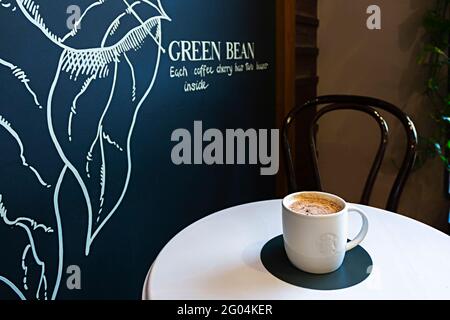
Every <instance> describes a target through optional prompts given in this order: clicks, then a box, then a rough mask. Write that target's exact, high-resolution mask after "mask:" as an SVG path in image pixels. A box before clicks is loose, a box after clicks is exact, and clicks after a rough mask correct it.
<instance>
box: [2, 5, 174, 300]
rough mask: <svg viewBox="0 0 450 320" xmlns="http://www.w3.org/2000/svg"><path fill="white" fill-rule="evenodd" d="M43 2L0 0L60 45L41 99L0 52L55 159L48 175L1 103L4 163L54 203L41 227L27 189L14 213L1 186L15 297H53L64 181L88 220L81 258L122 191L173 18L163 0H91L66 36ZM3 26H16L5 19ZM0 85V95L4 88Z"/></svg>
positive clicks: (60, 256) (58, 277)
mask: <svg viewBox="0 0 450 320" xmlns="http://www.w3.org/2000/svg"><path fill="white" fill-rule="evenodd" d="M75 2H76V1H75ZM80 2H83V1H80ZM85 2H86V1H84V2H83V4H84V3H85ZM72 4H73V3H67V5H72ZM44 6H45V1H44V0H39V1H38V0H36V1H32V0H15V1H13V0H8V1H6V0H0V15H15V16H17V17H16V19H21V21H22V22H23V23H24V25H26V27H27V28H34V30H35V31H36V32H38V33H39V34H40V38H39V39H40V41H45V42H47V43H49V44H50V45H51V46H52V47H55V48H56V49H57V50H59V51H60V55H59V59H58V60H57V61H54V64H55V65H54V66H48V68H49V69H50V68H51V69H52V70H53V72H54V75H53V76H52V77H51V79H52V80H51V82H50V83H48V88H49V89H48V92H47V96H46V97H40V96H39V95H38V94H37V93H36V91H35V90H34V84H35V83H33V79H32V78H31V77H29V75H28V74H27V70H23V69H24V68H21V66H20V65H18V63H16V62H15V61H12V60H13V58H11V57H10V56H9V57H5V56H2V52H1V50H0V72H7V73H9V74H10V77H9V79H10V81H11V82H12V83H13V82H14V83H16V84H19V85H20V87H21V88H22V90H23V95H24V96H25V95H27V96H29V98H30V101H31V102H32V108H35V110H36V112H39V113H42V114H43V117H41V118H39V119H43V121H44V122H45V126H46V128H47V131H46V132H45V134H46V135H48V138H49V141H51V144H52V146H53V150H56V154H57V156H58V157H59V159H58V161H60V163H61V165H60V166H59V167H57V168H51V169H53V170H56V171H57V172H56V174H46V173H45V171H47V172H48V171H49V169H48V168H46V169H45V168H44V167H45V164H43V163H40V162H39V161H38V160H36V159H38V157H37V155H36V156H35V153H36V152H39V149H37V148H35V147H33V148H30V147H29V145H28V144H27V142H26V141H27V139H25V138H24V137H23V136H24V134H23V133H22V132H21V130H20V129H18V128H17V127H16V122H19V121H21V120H15V119H13V117H8V115H7V114H6V113H8V112H6V107H5V108H3V107H2V108H0V134H3V135H4V136H5V135H6V137H7V138H8V139H7V141H9V143H8V144H6V145H3V146H0V148H1V149H2V154H5V155H6V154H8V155H10V159H11V163H13V162H15V163H16V164H17V166H20V167H21V168H23V170H24V174H26V175H28V176H27V177H32V178H31V179H32V181H33V182H29V183H28V185H29V186H25V187H23V188H28V187H30V188H31V185H33V187H36V188H39V189H40V190H39V192H42V193H43V194H45V195H46V196H48V198H49V199H50V200H51V205H50V207H51V208H52V210H51V211H52V212H51V214H50V216H51V217H52V218H51V219H45V223H44V222H42V221H41V220H40V213H39V210H40V209H39V208H37V207H36V208H31V209H30V206H27V205H25V202H26V195H24V204H23V206H19V207H20V208H22V209H17V206H16V209H15V210H14V211H13V210H11V209H9V206H8V201H9V200H8V191H7V189H8V186H7V183H4V182H5V181H4V182H3V183H0V226H1V225H3V227H6V228H5V229H4V230H5V231H2V230H3V229H2V230H0V233H2V232H9V233H14V234H17V236H18V237H19V238H20V239H22V240H21V241H23V247H22V250H21V252H9V253H8V254H10V255H11V256H14V257H17V269H18V270H21V275H20V277H17V275H14V274H8V271H4V270H2V265H3V264H4V263H2V258H1V257H0V287H2V286H3V288H4V289H5V288H6V289H5V290H9V291H10V292H12V293H13V294H14V295H16V296H17V297H18V298H20V299H56V298H57V296H58V291H59V289H60V286H61V282H62V275H63V273H64V270H63V269H64V250H65V249H66V248H67V244H66V243H65V242H64V240H65V238H64V232H65V231H66V229H67V228H70V226H65V225H64V223H63V220H64V219H63V216H64V209H63V207H62V206H61V199H62V197H64V192H65V191H64V188H63V185H64V183H65V181H67V180H71V181H75V184H76V185H77V186H78V188H79V192H80V194H82V198H83V201H82V203H79V204H76V206H77V207H78V208H79V211H80V216H81V215H82V216H83V217H84V218H85V219H86V221H87V223H86V230H83V234H84V237H83V238H84V241H83V244H82V245H83V248H84V249H83V251H84V255H85V256H89V255H90V253H91V251H92V248H93V246H94V243H95V240H96V239H97V238H98V237H100V234H101V231H102V229H103V228H104V227H105V225H107V224H108V222H109V221H110V219H111V218H112V217H113V216H114V214H116V213H117V211H118V208H119V207H120V206H121V204H122V202H123V200H124V198H125V197H126V194H127V189H128V186H129V183H130V179H131V176H132V174H131V173H132V170H133V152H132V140H133V131H134V129H135V125H136V121H137V119H138V117H139V111H140V109H141V108H142V106H143V104H144V102H145V101H146V100H147V99H149V95H150V92H151V91H152V89H153V87H154V84H155V82H156V80H157V75H158V69H159V67H160V62H161V56H162V55H163V54H164V53H165V49H164V48H163V46H162V35H163V32H162V30H163V23H164V21H166V22H169V21H170V20H171V19H170V18H169V16H168V15H167V14H166V12H165V11H164V9H163V6H162V4H161V0H138V1H127V0H97V1H95V2H94V1H93V2H92V3H90V4H89V5H88V6H85V8H84V9H83V10H82V11H81V16H80V18H79V19H78V20H77V21H76V22H75V24H74V25H73V28H72V29H71V30H67V29H66V31H68V32H67V33H65V34H61V35H60V34H58V33H57V32H56V31H55V30H53V28H52V27H49V26H50V25H51V24H50V22H48V21H47V19H48V15H44V14H43V13H42V8H43V7H44ZM80 7H82V6H81V5H80ZM106 9H108V10H106ZM104 12H107V14H108V19H107V20H108V21H109V23H108V24H106V25H105V26H104V27H102V28H103V29H102V28H99V25H100V23H90V22H92V21H97V20H98V17H99V16H101V15H102V14H104ZM111 12H114V14H111ZM1 19H2V18H1V17H0V21H1ZM0 24H1V22H0ZM93 26H94V27H95V28H96V29H95V30H94V29H92V28H94V27H93ZM2 28H12V29H14V28H15V26H14V25H11V26H5V25H4V24H2ZM93 32H96V33H98V34H100V35H101V36H100V37H99V38H98V39H99V40H98V41H97V42H96V43H91V44H90V45H88V46H86V45H85V43H86V41H84V39H86V38H89V40H90V41H91V42H92V38H94V37H86V35H89V36H90V35H91V34H92V33H93ZM83 37H84V38H83ZM79 39H83V41H81V40H79ZM80 43H84V45H83V46H82V45H80ZM30 50H31V49H30ZM138 63H139V67H136V66H137V64H138ZM43 69H44V68H43ZM55 70H56V71H55ZM0 88H1V89H0V92H2V91H4V90H6V88H5V87H3V86H2V87H0ZM26 107H27V108H31V107H30V106H29V105H28V106H26ZM8 108H16V106H15V102H14V101H11V102H10V105H9V106H8ZM3 111H5V114H3ZM41 158H42V157H41ZM1 180H2V177H1V176H0V182H1ZM29 181H31V180H29ZM34 182H35V184H34ZM31 206H32V205H31ZM16 211H20V212H16ZM36 212H38V213H36ZM50 243H51V245H50ZM6 248H7V246H4V245H2V246H1V247H0V251H2V250H6V251H7V249H6ZM49 248H50V249H49ZM8 250H9V251H12V249H8ZM4 254H6V253H4ZM55 255H56V257H55ZM55 261H56V264H55ZM50 264H51V265H50ZM16 271H17V270H16ZM4 272H6V273H4Z"/></svg>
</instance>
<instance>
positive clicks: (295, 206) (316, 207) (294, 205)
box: [288, 195, 343, 216]
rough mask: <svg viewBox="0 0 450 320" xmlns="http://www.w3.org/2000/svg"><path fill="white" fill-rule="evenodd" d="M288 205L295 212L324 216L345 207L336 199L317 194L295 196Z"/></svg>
mask: <svg viewBox="0 0 450 320" xmlns="http://www.w3.org/2000/svg"><path fill="white" fill-rule="evenodd" d="M288 207H289V209H290V210H292V211H294V212H295V213H298V214H303V215H306V216H324V215H329V214H334V213H338V212H339V211H341V210H342V209H343V206H342V205H340V204H338V203H336V202H335V201H333V200H330V199H326V198H323V197H319V196H316V195H298V196H295V197H294V198H293V200H292V201H291V203H290V204H289V206H288Z"/></svg>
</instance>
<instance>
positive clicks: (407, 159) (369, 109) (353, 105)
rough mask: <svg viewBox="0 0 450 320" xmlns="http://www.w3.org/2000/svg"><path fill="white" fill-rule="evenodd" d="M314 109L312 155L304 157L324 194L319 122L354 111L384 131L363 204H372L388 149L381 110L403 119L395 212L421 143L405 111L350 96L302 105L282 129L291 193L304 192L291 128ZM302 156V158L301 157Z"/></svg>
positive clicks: (392, 198) (391, 204) (392, 199)
mask: <svg viewBox="0 0 450 320" xmlns="http://www.w3.org/2000/svg"><path fill="white" fill-rule="evenodd" d="M311 109H314V110H317V111H316V113H315V116H314V117H313V119H312V121H311V123H310V127H309V136H308V141H309V154H308V155H305V156H308V157H310V160H311V163H312V165H313V175H314V180H315V186H316V190H317V191H322V184H321V180H320V174H319V169H318V164H317V152H316V139H315V128H316V125H317V122H318V121H319V120H320V119H321V118H322V117H323V116H324V115H325V114H328V113H330V112H333V111H337V110H355V111H359V112H364V113H366V114H368V115H369V116H371V117H372V118H373V119H374V120H375V121H376V122H377V123H378V126H379V128H380V130H381V141H380V145H379V148H378V152H377V154H376V156H375V159H374V162H373V164H372V168H371V170H370V172H369V176H368V178H367V180H366V183H365V186H364V190H363V194H362V197H361V201H360V203H361V204H365V205H367V204H368V203H369V200H370V197H371V194H372V191H373V187H374V184H375V181H376V178H377V175H378V173H379V171H380V167H381V164H382V162H383V158H384V155H385V151H386V146H387V143H388V133H389V129H388V125H387V123H386V121H385V120H384V118H383V117H382V115H381V114H380V113H379V111H378V110H383V111H386V112H388V113H390V114H392V115H393V116H395V117H396V118H397V119H398V120H400V122H401V124H402V127H403V128H404V130H405V131H406V137H407V139H406V143H407V148H406V152H405V156H404V158H403V162H402V165H401V167H400V169H399V172H398V175H397V178H396V179H395V182H394V184H393V186H392V189H391V191H390V193H389V198H388V201H387V205H386V209H387V210H389V211H393V212H395V211H396V210H397V208H398V203H399V200H400V196H401V194H402V191H403V188H404V186H405V183H406V180H407V179H408V176H409V174H410V172H411V169H412V167H413V165H414V161H415V159H416V149H417V143H418V140H417V132H416V129H415V126H414V123H413V122H412V121H411V119H410V118H409V117H408V116H407V115H406V114H405V113H403V111H401V110H400V109H399V108H398V107H396V106H394V105H393V104H391V103H388V102H386V101H383V100H379V99H375V98H370V97H361V96H348V95H330V96H321V97H317V98H315V99H314V100H311V101H309V102H307V103H305V104H303V105H301V106H297V107H296V108H294V109H293V110H292V111H291V112H290V113H289V115H288V116H287V117H286V119H285V121H284V123H283V127H282V139H283V151H284V158H285V164H286V174H287V178H288V188H289V192H297V191H301V190H299V188H298V184H297V179H296V174H295V169H294V160H293V157H292V147H291V142H290V139H289V129H290V127H291V126H292V124H293V123H294V122H295V120H296V119H298V117H299V116H301V114H302V112H303V111H307V110H311ZM299 156H300V157H301V156H302V155H299Z"/></svg>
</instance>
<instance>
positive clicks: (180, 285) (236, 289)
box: [143, 200, 450, 300]
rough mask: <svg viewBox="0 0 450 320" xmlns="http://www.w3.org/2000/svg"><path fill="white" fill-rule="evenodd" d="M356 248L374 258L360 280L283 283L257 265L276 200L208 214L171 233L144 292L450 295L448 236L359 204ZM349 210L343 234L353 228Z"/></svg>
mask: <svg viewBox="0 0 450 320" xmlns="http://www.w3.org/2000/svg"><path fill="white" fill-rule="evenodd" d="M358 207H360V208H361V209H363V210H364V211H365V212H366V214H367V217H368V219H369V233H368V234H367V237H366V239H365V240H364V241H363V242H362V244H361V245H362V247H363V248H364V249H365V250H366V251H367V252H368V253H369V254H370V256H371V257H372V260H373V269H372V273H371V274H370V275H369V277H368V278H367V279H366V280H364V281H363V282H361V283H359V284H357V285H355V286H353V287H349V288H345V289H340V290H331V291H321V290H311V289H305V288H301V287H297V286H294V285H291V284H288V283H285V282H283V281H281V280H279V279H277V278H276V277H274V276H273V275H272V274H270V273H269V272H268V271H267V270H266V269H265V267H264V266H263V264H262V262H261V259H260V253H261V249H262V248H263V246H264V245H265V244H266V243H267V242H268V241H269V240H271V239H272V238H274V237H276V236H278V235H280V234H281V233H282V226H281V200H272V201H264V202H257V203H251V204H246V205H242V206H238V207H234V208H230V209H226V210H223V211H220V212H218V213H215V214H213V215H210V216H208V217H206V218H204V219H201V220H199V221H197V222H196V223H194V224H192V225H190V226H189V227H187V228H186V229H184V230H183V231H181V232H180V233H179V234H178V235H176V236H175V237H174V238H173V239H172V240H171V241H170V242H169V243H168V244H167V245H166V246H165V247H164V249H163V250H162V251H161V253H160V254H159V256H158V257H157V259H156V260H155V262H154V264H153V266H152V268H151V269H150V271H149V274H148V276H147V279H146V283H145V286H144V290H143V297H144V298H147V299H167V300H178V299H180V300H206V299H208V300H215V299H221V300H247V299H249V300H259V299H265V300H266V299H267V300H279V299H450V237H449V236H447V235H445V234H444V233H442V232H440V231H437V230H436V229H433V228H431V227H429V226H427V225H425V224H423V223H420V222H417V221H415V220H412V219H409V218H406V217H404V216H401V215H399V214H395V213H391V212H387V211H384V210H380V209H375V208H372V207H367V206H361V205H358ZM360 224H361V222H360V218H359V217H358V216H357V215H356V214H355V215H353V214H351V215H350V222H349V230H350V238H352V237H353V236H354V235H356V233H357V232H358V230H359V228H360Z"/></svg>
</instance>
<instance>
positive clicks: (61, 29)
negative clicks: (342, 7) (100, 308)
mask: <svg viewBox="0 0 450 320" xmlns="http://www.w3.org/2000/svg"><path fill="white" fill-rule="evenodd" d="M3 2H5V1H3ZM74 2H75V3H76V2H78V4H79V5H80V7H81V9H82V11H83V10H84V9H86V8H87V7H88V6H89V5H90V4H91V3H93V2H94V0H92V1H65V0H64V1H60V0H58V1H49V0H48V1H44V0H41V1H35V3H34V4H33V3H28V2H27V1H25V2H22V1H21V0H18V2H15V1H12V0H11V6H10V7H0V30H1V32H0V59H1V60H0V62H1V63H0V116H1V117H2V118H1V119H0V123H1V126H0V195H1V201H0V203H1V204H0V244H1V245H0V299H2V298H14V299H15V298H18V297H22V298H27V299H36V298H39V299H45V298H47V299H51V298H57V299H77V298H83V299H87V298H102V299H103V298H126V299H137V298H140V295H141V290H142V285H143V281H144V278H145V276H146V273H147V271H148V268H149V267H150V265H151V263H152V261H153V260H154V259H155V257H156V255H157V254H158V252H159V251H160V250H161V249H162V247H163V246H164V245H165V244H166V243H167V242H168V241H169V240H170V238H171V237H173V236H174V235H175V234H176V233H177V232H179V231H180V230H182V229H183V228H184V227H186V226H187V225H189V224H190V223H192V222H194V221H196V220H198V219H200V218H202V217H204V216H206V215H208V214H210V213H213V212H214V211H217V210H220V209H223V208H226V207H230V206H233V205H237V204H241V203H245V202H250V201H256V200H262V199H268V198H273V197H274V178H273V177H264V176H261V175H260V166H259V165H253V166H247V165H245V166H244V165H240V166H239V165H227V166H206V165H197V166H176V165H174V164H173V163H172V161H171V150H172V148H173V146H174V145H175V143H174V142H171V134H172V132H173V131H174V130H175V129H177V128H186V129H188V130H190V131H192V130H193V123H194V121H195V120H201V121H203V127H204V129H208V128H218V129H223V130H224V129H225V128H244V129H245V128H273V127H274V118H275V109H274V104H275V102H274V101H275V80H274V72H275V60H274V56H275V33H274V32H275V4H274V1H271V0H246V1H242V0H221V1H219V0H217V1H210V0H183V1H175V0H163V1H161V3H160V4H158V1H151V3H153V4H155V7H156V9H157V7H158V5H161V6H162V7H163V8H164V10H165V12H166V13H167V15H168V16H170V18H171V20H172V21H169V20H166V19H159V20H158V22H159V23H160V27H161V36H162V39H161V47H162V48H165V49H166V50H167V49H168V47H169V44H170V43H171V42H172V41H174V40H189V41H194V40H199V41H204V40H208V41H216V42H219V41H220V42H221V43H222V44H224V43H225V42H227V41H238V42H252V43H253V42H254V43H255V49H256V50H255V54H256V57H255V60H257V61H259V62H267V63H269V68H268V70H265V71H258V72H256V71H255V72H244V73H240V74H234V75H233V76H232V77H227V76H224V75H213V76H210V77H208V78H207V81H208V83H209V88H208V89H207V90H205V91H199V92H184V90H183V86H184V83H185V81H195V80H197V79H199V78H198V77H194V76H193V75H192V74H191V75H190V77H189V78H188V79H184V78H182V79H174V78H170V75H169V74H170V72H169V71H170V67H171V66H175V67H182V66H186V67H187V68H188V69H189V70H191V68H193V67H195V66H200V65H201V64H208V65H211V66H217V65H218V64H220V63H222V64H234V62H235V61H231V62H227V61H209V62H174V61H171V60H170V59H169V56H168V54H167V52H166V53H161V56H160V63H159V65H158V64H157V61H158V56H159V54H158V49H157V48H158V46H157V41H154V39H152V38H151V37H150V36H149V35H148V34H147V36H146V38H145V39H144V40H143V41H141V42H140V43H139V46H138V47H136V48H133V49H132V50H130V51H127V52H124V51H123V50H122V51H120V50H119V51H120V52H119V53H117V56H116V57H115V58H113V59H112V60H106V62H102V61H101V60H99V59H100V58H99V57H106V53H105V55H104V56H101V55H100V54H99V53H98V52H97V53H96V54H97V55H96V56H95V54H93V55H94V57H89V53H88V52H87V51H86V57H87V58H86V57H85V58H80V51H77V50H83V49H86V48H96V50H101V49H104V50H105V52H106V49H105V48H107V47H108V46H110V47H113V46H114V45H117V43H118V42H119V41H120V40H121V39H123V38H125V37H126V35H127V32H128V31H130V30H133V28H136V27H138V26H139V24H137V22H136V20H135V18H133V17H132V15H130V14H129V15H127V16H126V17H125V18H124V20H123V22H122V24H121V25H120V26H118V28H117V32H116V33H115V34H114V35H111V37H110V38H109V39H108V40H107V41H106V42H105V44H104V46H103V48H100V43H101V40H102V37H103V34H104V33H105V30H106V29H107V27H108V26H109V24H110V23H111V20H112V19H114V17H116V16H118V15H119V14H120V13H121V12H125V9H126V7H124V2H123V1H119V0H109V1H106V2H105V3H104V4H102V5H99V6H98V8H94V9H92V10H91V11H89V14H88V15H86V19H85V20H84V21H83V22H82V24H81V29H80V30H79V31H78V33H77V34H76V35H74V36H73V37H69V38H68V39H67V40H65V41H64V42H62V41H59V40H55V41H52V39H50V38H49V34H50V32H51V33H52V34H54V35H56V36H58V37H60V38H62V37H63V36H64V35H65V34H67V33H68V32H69V31H70V30H68V29H67V26H66V20H67V18H68V17H69V15H68V14H67V13H66V9H67V7H68V6H69V5H71V4H73V3H74ZM132 3H133V2H132V1H129V4H132ZM27 4H28V5H29V6H32V5H35V4H39V14H40V15H41V17H42V18H43V21H44V22H45V27H43V26H40V27H41V29H39V25H38V26H36V25H34V24H33V23H32V22H33V21H32V20H33V19H32V18H33V17H32V16H30V17H28V19H27V12H26V6H27ZM20 5H22V6H23V8H21V7H20ZM149 7H150V6H148V8H149ZM24 8H25V11H23V9H24ZM21 9H22V10H21ZM135 9H136V10H135V12H136V13H138V14H139V15H140V16H141V17H142V20H143V21H145V19H147V18H150V17H151V16H152V15H159V14H161V13H162V12H158V11H157V10H156V9H155V8H153V9H155V10H156V11H155V13H151V11H150V10H148V11H146V10H147V9H146V7H145V6H142V5H140V6H136V8H135ZM128 16H129V17H128ZM152 27H153V28H159V26H158V25H157V26H156V27H155V26H152ZM152 30H154V32H155V34H156V32H158V31H157V29H152ZM142 32H144V33H145V30H144V31H142ZM156 40H158V39H156ZM62 44H64V46H63V45H62ZM99 48H100V49H99ZM125 54H126V55H127V58H128V59H129V61H128V62H127V61H126V58H125ZM71 59H72V60H71ZM76 59H87V60H89V59H91V60H96V62H95V63H97V65H94V63H93V62H92V61H91V62H89V63H88V64H87V66H86V70H78V69H76V67H75V66H74V67H72V70H70V66H71V65H72V64H76ZM99 61H100V62H99ZM248 62H255V61H253V60H252V61H248ZM90 64H92V65H90ZM115 65H117V69H115ZM130 65H131V66H133V71H134V78H135V80H134V85H135V87H136V89H135V93H134V94H133V78H132V74H131V68H130ZM96 67H97V68H99V69H98V70H97V72H98V73H97V74H96V76H97V77H96V78H95V79H93V80H92V79H91V82H90V83H88V82H89V78H90V77H93V76H94V73H95V72H96V71H95V70H96V69H95V68H96ZM89 68H91V69H92V70H91V71H89V70H87V69H89ZM101 68H104V69H101ZM19 69H20V70H19ZM73 70H75V72H74V73H73V74H71V71H73ZM115 70H117V71H116V73H117V77H116V81H114V74H115ZM22 71H23V72H24V73H22ZM77 71H79V75H78V76H77V75H76V73H77ZM101 72H105V74H104V75H103V76H102V75H101ZM106 72H108V73H107V74H106ZM155 72H157V75H156V78H155V81H154V83H152V80H153V79H152V78H153V74H154V73H155ZM25 76H26V78H25ZM27 79H28V80H29V82H27ZM52 84H53V87H52ZM84 87H87V89H86V90H85V93H84V94H82V95H80V97H79V99H78V101H77V103H76V106H75V107H76V108H74V99H75V98H76V97H77V95H79V94H80V92H82V91H83V88H84ZM112 89H113V90H112ZM147 89H148V90H149V95H148V96H147V97H145V94H146V91H147ZM32 93H34V94H35V95H36V99H34V97H33V94H32ZM133 95H134V99H133ZM141 100H142V102H143V103H142V106H140V108H139V102H140V101H141ZM108 101H109V102H108ZM49 109H50V110H49ZM74 109H75V110H74ZM138 109H139V112H137V110H138ZM105 110H107V112H105ZM71 113H72V114H71ZM102 116H103V117H102ZM134 116H135V119H134ZM70 118H71V119H70ZM69 119H70V120H69ZM134 120H135V121H134ZM99 124H101V126H99ZM69 127H70V130H69V129H68V128H69ZM99 127H100V130H99ZM69 131H70V133H69ZM130 132H131V133H132V135H129V134H130ZM98 134H99V135H98ZM96 137H97V138H98V139H97V141H96ZM130 137H131V138H130ZM129 138H130V139H129ZM128 139H129V140H130V145H129V147H127V142H128ZM108 140H109V141H108ZM113 142H115V143H116V144H113ZM92 145H93V148H92V150H91V152H90V153H89V150H90V147H91V146H92ZM102 151H103V152H102ZM128 154H129V158H130V159H132V167H131V168H130V166H129V163H130V162H129V160H130V159H128V157H127V155H128ZM86 164H87V165H88V166H89V169H88V170H87V169H86ZM128 170H129V171H130V176H129V177H128V178H129V179H127V174H128ZM76 172H78V173H79V175H80V176H79V177H78V178H79V180H77V176H76V174H75V173H76ZM128 180H129V181H128ZM58 182H59V183H58ZM127 182H128V184H127ZM125 185H126V186H127V187H126V188H125V187H124V186H125ZM82 186H84V188H83V187H82ZM83 190H85V193H83ZM125 191H126V192H125ZM86 193H87V195H88V197H89V199H90V201H86ZM122 193H123V197H121V195H122ZM88 202H90V204H91V207H92V208H91V214H90V215H89V213H88V205H87V203H88ZM96 230H98V232H97V233H96ZM93 235H95V239H92V236H93ZM70 265H77V266H79V267H80V270H81V276H82V277H81V290H69V289H68V288H67V284H66V280H67V277H68V274H67V273H66V271H67V267H68V266H70ZM180 267H182V266H180Z"/></svg>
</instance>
